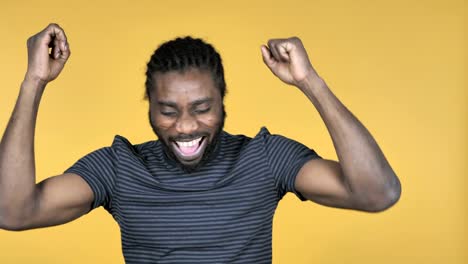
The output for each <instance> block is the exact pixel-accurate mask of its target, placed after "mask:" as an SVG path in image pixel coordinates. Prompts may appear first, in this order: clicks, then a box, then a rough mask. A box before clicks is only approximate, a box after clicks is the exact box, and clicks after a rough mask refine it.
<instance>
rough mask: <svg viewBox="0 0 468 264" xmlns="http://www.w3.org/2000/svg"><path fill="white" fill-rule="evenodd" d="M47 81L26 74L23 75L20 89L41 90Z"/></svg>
mask: <svg viewBox="0 0 468 264" xmlns="http://www.w3.org/2000/svg"><path fill="white" fill-rule="evenodd" d="M46 85H47V82H46V81H44V80H42V79H41V78H38V77H31V76H29V75H27V74H26V76H24V80H23V83H22V84H21V88H22V89H28V90H35V91H41V90H44V88H45V87H46Z"/></svg>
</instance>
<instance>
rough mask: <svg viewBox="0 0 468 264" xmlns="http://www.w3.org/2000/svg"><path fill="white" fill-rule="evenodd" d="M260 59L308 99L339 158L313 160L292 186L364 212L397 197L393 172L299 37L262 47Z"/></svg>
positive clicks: (334, 204) (380, 207) (311, 196)
mask: <svg viewBox="0 0 468 264" xmlns="http://www.w3.org/2000/svg"><path fill="white" fill-rule="evenodd" d="M261 49H262V55H263V60H264V62H265V64H266V65H267V66H268V67H269V69H270V70H271V71H272V72H273V74H275V75H276V76H277V77H278V78H279V79H281V80H282V81H283V82H285V83H287V84H290V85H294V86H296V87H297V88H299V89H300V90H301V91H302V92H303V93H304V94H305V95H306V96H307V97H308V98H309V99H310V101H311V102H312V103H313V105H314V106H315V108H316V109H317V111H318V112H319V114H320V116H321V117H322V119H323V121H324V123H325V125H326V127H327V129H328V131H329V133H330V136H331V138H332V140H333V144H334V146H335V150H336V153H337V156H338V159H339V161H338V162H336V161H332V160H321V159H314V160H311V161H309V162H307V163H306V164H305V165H304V166H303V167H302V169H301V170H300V171H299V173H298V175H297V177H296V182H295V188H296V190H297V191H299V192H300V193H301V194H302V195H303V196H304V197H305V198H307V199H309V200H312V201H315V202H317V203H320V204H323V205H327V206H332V207H339V208H348V209H355V210H362V211H368V212H378V211H382V210H385V209H387V208H389V207H390V206H392V205H393V204H394V203H396V202H397V201H398V199H399V197H400V193H401V186H400V181H399V180H398V177H397V176H396V174H395V173H394V171H393V170H392V168H391V167H390V164H389V163H388V161H387V160H386V158H385V156H384V154H383V153H382V151H381V150H380V148H379V146H378V145H377V143H376V141H375V140H374V138H373V137H372V135H371V134H370V133H369V131H368V130H367V129H366V128H365V127H364V126H363V125H362V123H361V122H359V120H358V119H357V118H356V117H355V116H354V115H353V114H352V113H351V112H350V111H349V110H348V109H347V108H346V107H345V106H344V105H343V104H342V103H341V102H340V101H339V100H338V99H337V98H336V96H335V95H334V94H333V93H332V91H331V90H330V89H329V88H328V86H327V85H326V84H325V82H324V81H323V80H322V79H321V78H320V77H319V75H318V74H317V72H316V71H315V69H314V68H313V67H312V64H311V63H310V61H309V58H308V55H307V52H306V50H305V49H304V46H303V45H302V42H301V40H300V39H298V38H289V39H273V40H270V41H269V42H268V46H262V47H261Z"/></svg>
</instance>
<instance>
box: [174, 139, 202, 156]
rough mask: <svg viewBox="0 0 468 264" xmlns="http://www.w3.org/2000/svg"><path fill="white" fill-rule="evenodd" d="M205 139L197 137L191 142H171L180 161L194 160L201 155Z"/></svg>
mask: <svg viewBox="0 0 468 264" xmlns="http://www.w3.org/2000/svg"><path fill="white" fill-rule="evenodd" d="M205 139H206V137H198V138H195V139H193V140H191V141H173V142H172V144H173V146H174V150H175V152H176V154H177V156H179V157H180V158H181V159H184V160H187V161H190V160H195V159H197V158H198V157H199V156H201V154H202V153H203V150H204V149H205V146H206V140H205Z"/></svg>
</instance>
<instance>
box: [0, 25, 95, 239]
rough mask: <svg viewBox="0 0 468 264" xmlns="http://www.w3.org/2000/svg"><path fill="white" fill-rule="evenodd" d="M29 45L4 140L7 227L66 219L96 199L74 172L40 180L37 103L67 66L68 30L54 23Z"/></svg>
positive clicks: (0, 199)
mask: <svg viewBox="0 0 468 264" xmlns="http://www.w3.org/2000/svg"><path fill="white" fill-rule="evenodd" d="M27 44H28V71H27V73H26V76H25V79H24V81H23V83H22V84H21V88H20V93H19V96H18V100H17V102H16V105H15V108H14V110H13V113H12V115H11V118H10V121H9V122H8V125H7V128H6V130H5V133H4V135H3V137H2V140H1V141H0V228H2V229H7V230H25V229H32V228H38V227H46V226H52V225H59V224H63V223H66V222H68V221H71V220H73V219H76V218H78V217H79V216H81V215H83V214H85V213H86V212H88V211H89V210H90V208H91V204H92V201H93V199H94V194H93V192H92V190H91V188H90V186H89V185H88V184H87V183H86V182H85V181H84V180H83V179H82V178H81V177H80V176H78V175H76V174H73V173H65V174H62V175H60V176H56V177H51V178H48V179H46V180H44V181H42V182H41V183H39V184H36V171H35V158H34V130H35V125H36V118H37V112H38V108H39V103H40V100H41V97H42V94H43V92H44V89H45V87H46V85H47V83H49V82H50V81H52V80H54V79H55V78H57V76H58V75H59V74H60V72H61V70H62V69H63V67H64V65H65V62H66V61H67V60H68V57H69V56H70V49H69V46H68V42H67V39H66V36H65V32H64V31H63V29H61V28H60V27H59V26H58V25H56V24H50V25H49V26H48V27H46V28H45V29H44V30H43V31H41V32H39V33H38V34H36V35H34V36H32V37H31V38H29V39H28V43H27ZM49 48H51V52H50V54H49Z"/></svg>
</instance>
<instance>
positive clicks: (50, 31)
mask: <svg viewBox="0 0 468 264" xmlns="http://www.w3.org/2000/svg"><path fill="white" fill-rule="evenodd" d="M43 34H46V36H47V37H46V38H45V39H47V41H48V44H49V43H50V42H52V41H55V40H57V41H58V45H57V46H58V48H59V49H60V52H64V50H65V48H66V45H65V44H66V43H67V36H66V35H65V31H64V30H63V29H62V28H61V27H60V26H59V25H57V24H55V23H51V24H49V25H48V26H47V27H46V28H45V30H44V31H43Z"/></svg>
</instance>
